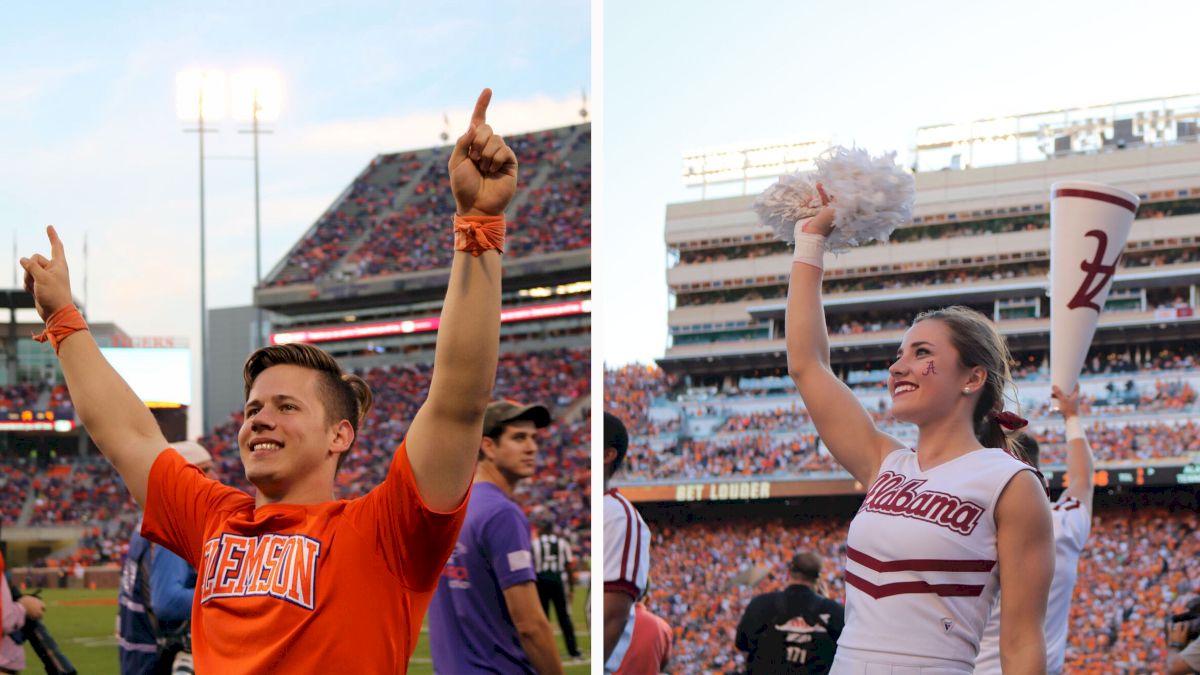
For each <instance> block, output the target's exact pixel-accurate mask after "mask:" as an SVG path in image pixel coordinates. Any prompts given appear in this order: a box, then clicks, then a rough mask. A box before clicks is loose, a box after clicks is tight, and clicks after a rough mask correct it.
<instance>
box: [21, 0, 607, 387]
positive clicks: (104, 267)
mask: <svg viewBox="0 0 1200 675" xmlns="http://www.w3.org/2000/svg"><path fill="white" fill-rule="evenodd" d="M590 27H591V14H590V7H589V5H588V3H587V2H586V0H526V1H517V0H498V1H492V2H484V1H482V0H480V1H474V2H460V3H454V7H453V8H451V7H450V3H438V2H411V3H410V2H383V1H374V0H359V1H354V0H350V1H342V2H336V3H334V2H312V1H306V2H300V3H297V2H276V1H264V2H255V3H243V2H226V1H220V0H217V1H210V2H205V3H199V4H197V3H183V2H157V3H144V2H139V3H134V2H105V3H95V2H80V1H71V2H61V3H27V4H22V5H20V6H19V7H18V6H13V7H11V8H8V9H7V10H6V11H5V15H4V20H3V21H0V251H3V252H4V255H0V283H2V284H3V285H4V286H9V285H11V284H12V283H13V271H14V269H15V266H14V260H13V255H12V253H11V251H12V243H11V242H12V241H13V239H14V237H15V239H16V241H17V250H18V253H19V255H21V256H28V255H30V254H31V253H34V252H42V253H46V252H48V244H47V243H46V239H45V233H44V230H45V226H46V225H47V224H53V225H55V226H56V228H57V229H58V231H59V234H60V235H61V236H62V238H63V240H64V243H65V245H66V250H67V256H68V260H69V262H70V264H71V275H72V285H73V287H74V290H75V295H76V297H77V298H78V299H80V300H85V294H84V284H83V281H84V273H85V265H84V260H83V242H84V237H85V234H86V237H87V243H88V255H87V264H86V276H87V294H86V302H87V305H88V307H87V309H88V316H89V319H90V320H92V321H112V322H115V323H117V324H118V325H119V326H121V327H122V328H123V329H124V330H125V331H126V332H127V333H129V334H131V335H135V336H141V335H153V336H187V337H189V338H190V339H191V344H192V345H193V346H195V345H198V344H199V323H200V300H199V275H200V272H199V270H200V266H199V255H198V252H199V186H198V177H199V176H198V173H199V171H198V164H199V151H198V147H197V136H196V134H194V133H184V129H187V128H190V127H193V126H194V124H188V123H185V122H181V121H179V120H178V119H177V118H176V113H175V77H176V74H177V72H178V71H180V70H183V69H185V68H189V67H197V66H200V67H210V68H221V69H223V70H225V71H226V72H232V71H235V70H238V69H240V68H249V67H271V68H274V69H277V70H278V71H279V72H280V73H281V74H282V77H283V87H284V89H283V102H282V113H281V116H280V119H279V120H278V122H276V123H273V124H271V125H269V128H270V130H271V131H272V132H273V133H272V134H271V135H265V136H262V137H261V143H260V175H261V211H262V267H263V273H264V275H265V274H266V273H267V272H268V271H269V270H270V269H271V268H272V267H273V266H274V265H275V264H276V263H277V262H278V261H279V260H280V259H281V258H282V257H283V255H284V254H285V253H286V252H287V250H288V248H290V246H291V245H292V244H294V243H295V242H296V241H297V240H298V239H299V237H300V236H301V235H302V234H303V233H304V232H305V230H306V229H307V228H308V227H309V226H311V225H312V224H313V222H315V221H316V219H317V218H318V217H319V216H320V215H321V213H322V212H323V211H324V210H325V209H326V207H328V206H329V205H330V204H331V203H332V201H333V200H334V199H335V198H336V197H337V196H338V194H339V193H340V192H341V191H342V190H343V189H345V188H346V186H347V185H349V184H350V183H351V182H352V181H353V179H354V177H355V175H357V174H358V172H359V171H361V170H362V169H363V168H364V167H365V166H366V165H367V163H368V162H369V161H370V160H371V158H372V157H374V156H375V155H376V154H378V153H382V152H394V151H398V150H403V149H413V148H424V147H430V146H433V145H438V144H439V143H440V140H439V138H438V135H439V134H440V133H441V132H442V130H443V115H448V116H449V119H450V122H451V124H452V127H453V128H452V129H451V134H452V136H457V135H458V134H459V133H461V132H462V131H463V130H464V129H465V125H466V122H467V120H468V118H469V115H470V111H471V108H472V106H473V105H474V102H475V99H476V97H477V96H478V94H479V92H480V90H481V89H482V88H483V87H485V86H488V87H491V88H492V89H493V91H494V97H493V101H492V107H491V110H490V112H489V119H488V121H489V123H491V124H492V126H493V128H495V129H496V130H497V132H498V133H501V134H513V133H517V132H521V131H529V130H533V129H544V128H550V127H555V126H563V125H566V124H573V123H577V122H579V121H580V117H579V112H578V111H579V109H580V107H581V100H582V99H581V96H582V95H584V94H585V93H590V92H589V89H590V77H591V39H590ZM211 126H213V127H215V128H216V129H217V133H215V134H206V141H205V142H206V146H207V147H206V154H207V156H208V159H207V161H206V165H205V168H206V192H207V195H206V200H205V201H206V210H207V213H206V221H207V224H206V232H207V246H206V249H207V252H208V256H207V273H208V284H207V292H208V305H209V307H230V306H238V305H247V304H250V302H251V291H252V288H253V285H254V278H255V274H254V268H255V266H254V183H253V181H254V174H253V163H252V161H250V157H251V156H252V145H251V137H250V136H249V135H246V134H241V133H238V131H239V130H240V129H245V128H247V126H248V125H246V124H241V123H237V122H234V121H225V122H213V123H211ZM18 283H19V281H18ZM196 351H198V349H197V350H196ZM196 363H197V366H198V361H197V362H196ZM199 398H200V397H199V396H198V395H197V396H195V397H194V399H195V400H197V401H198V400H199Z"/></svg>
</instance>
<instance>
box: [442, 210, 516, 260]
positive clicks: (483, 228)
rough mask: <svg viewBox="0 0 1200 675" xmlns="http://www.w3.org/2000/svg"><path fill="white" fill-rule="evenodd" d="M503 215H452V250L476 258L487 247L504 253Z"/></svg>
mask: <svg viewBox="0 0 1200 675" xmlns="http://www.w3.org/2000/svg"><path fill="white" fill-rule="evenodd" d="M504 229H505V228H504V216H460V215H458V214H455V215H454V250H455V251H466V252H467V253H470V254H471V255H473V256H475V257H476V258H478V257H479V256H480V255H481V254H482V253H483V252H484V251H486V250H488V249H496V250H497V251H499V252H501V253H504Z"/></svg>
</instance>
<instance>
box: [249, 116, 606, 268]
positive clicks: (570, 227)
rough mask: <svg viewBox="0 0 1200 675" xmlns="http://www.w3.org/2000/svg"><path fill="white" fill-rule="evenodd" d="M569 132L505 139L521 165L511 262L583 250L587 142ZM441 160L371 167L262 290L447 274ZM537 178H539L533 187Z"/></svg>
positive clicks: (403, 159) (450, 203)
mask: <svg viewBox="0 0 1200 675" xmlns="http://www.w3.org/2000/svg"><path fill="white" fill-rule="evenodd" d="M575 130H576V128H575V127H570V128H566V129H556V130H549V131H538V132H533V133H529V134H522V135H518V136H514V137H510V138H508V139H507V140H508V143H509V145H510V146H511V147H512V148H513V151H514V152H515V153H516V155H517V158H518V160H519V161H520V164H521V185H520V186H519V189H518V193H517V197H516V198H515V200H514V203H515V204H517V205H518V208H517V210H516V213H515V216H514V218H513V226H512V227H511V228H510V231H509V233H508V237H507V239H506V242H505V252H506V254H507V255H508V256H509V257H519V256H524V255H531V254H534V253H544V252H553V251H562V250H570V249H576V248H586V247H588V246H590V245H591V215H590V214H591V164H590V156H591V133H590V131H589V130H583V131H582V132H579V133H578V134H576V133H575ZM573 135H574V137H575V139H576V140H575V141H574V142H573V144H572V145H571V146H570V147H567V141H568V139H570V138H571V137H572V136H573ZM448 156H449V148H438V149H434V150H430V151H422V152H419V153H407V154H403V155H385V156H383V158H382V160H381V159H378V158H377V159H376V160H374V161H373V162H372V164H371V166H370V167H368V169H367V171H365V172H364V173H363V174H362V175H361V176H360V177H359V178H358V179H357V180H356V181H355V182H354V184H353V186H352V189H351V192H350V194H349V195H348V196H347V197H346V198H345V199H344V200H342V201H341V202H340V203H339V204H337V208H336V209H335V210H334V211H332V212H331V213H328V214H326V215H325V216H323V217H322V219H321V220H320V221H319V223H318V224H317V226H316V227H315V228H314V229H313V230H312V231H311V232H310V233H309V234H308V235H307V236H306V237H304V238H303V239H302V240H301V241H300V242H298V243H297V244H296V246H295V247H294V248H293V249H292V251H291V252H290V253H289V254H288V259H287V263H286V264H285V265H284V266H283V269H281V270H280V272H279V273H277V274H276V275H275V276H274V277H273V278H272V279H271V280H270V281H269V283H270V284H271V285H275V286H282V285H286V284H293V283H301V282H311V281H315V280H317V279H319V278H320V277H322V276H323V275H327V274H330V273H332V272H341V273H348V274H349V278H351V279H354V278H364V277H372V276H377V275H383V274H396V273H400V272H416V271H423V270H431V269H439V268H444V267H448V266H449V265H450V261H451V257H452V254H453V250H452V247H451V246H449V242H450V239H451V231H450V228H449V227H448V226H447V221H446V219H447V218H448V215H447V214H450V213H453V211H454V200H453V196H452V193H451V191H450V179H449V176H448V174H447V173H446V166H445V165H446V161H447V159H448ZM539 176H544V177H545V179H544V181H542V182H541V183H538V178H539ZM535 183H538V185H539V186H538V187H536V188H534V189H532V190H525V189H526V188H528V186H529V185H531V184H535ZM523 190H525V191H524V192H523ZM339 262H341V266H340V268H338V269H336V270H335V265H336V264H337V263H339Z"/></svg>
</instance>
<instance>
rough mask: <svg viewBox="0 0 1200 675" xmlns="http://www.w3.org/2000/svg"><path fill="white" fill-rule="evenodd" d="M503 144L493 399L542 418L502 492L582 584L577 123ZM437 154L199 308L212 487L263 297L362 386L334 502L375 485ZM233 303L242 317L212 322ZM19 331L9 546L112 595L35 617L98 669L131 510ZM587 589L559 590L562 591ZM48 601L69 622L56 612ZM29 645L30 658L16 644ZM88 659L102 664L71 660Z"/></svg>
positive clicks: (429, 252) (583, 410) (381, 176)
mask: <svg viewBox="0 0 1200 675" xmlns="http://www.w3.org/2000/svg"><path fill="white" fill-rule="evenodd" d="M506 140H507V142H508V143H509V145H510V147H512V148H513V150H514V152H515V153H516V154H517V157H518V158H519V161H520V164H521V176H520V183H519V187H518V192H517V196H516V197H515V198H514V201H513V203H512V204H511V205H510V207H509V210H508V215H509V221H510V234H509V237H508V240H507V245H506V255H505V262H504V276H503V288H502V313H501V321H502V326H501V356H500V365H499V370H498V373H497V379H496V388H495V392H494V397H495V398H511V399H514V400H518V401H522V402H529V403H540V404H542V405H544V406H546V407H547V408H549V409H550V411H551V413H552V415H553V419H554V421H553V424H552V425H551V426H550V427H549V428H548V429H547V430H545V432H544V435H543V436H542V437H541V440H540V441H539V445H540V458H539V462H538V469H537V473H536V475H535V476H534V478H532V479H530V480H529V481H525V482H524V483H522V484H521V486H520V487H519V488H518V490H517V493H516V497H515V498H516V500H517V501H518V503H519V504H521V506H522V508H523V509H524V510H525V512H526V513H527V515H528V517H529V519H530V521H531V522H534V523H536V522H539V521H546V520H550V521H553V522H554V523H555V524H556V526H557V527H558V528H560V529H561V530H562V531H563V532H565V533H567V536H568V539H570V540H571V543H572V544H573V546H574V550H575V555H576V557H577V558H578V559H579V560H580V561H581V562H580V565H579V567H580V568H581V569H582V570H584V571H585V574H584V575H583V576H582V582H583V583H585V584H586V583H587V575H586V570H587V569H588V565H589V559H590V541H591V539H590V528H591V520H590V517H589V505H590V483H589V457H590V452H589V446H588V443H589V427H588V419H589V408H590V400H589V379H590V361H591V353H590V329H591V325H590V323H591V322H590V312H591V301H590V298H591V281H590V279H591V275H590V242H591V238H590V230H591V220H590V193H591V187H590V181H591V178H590V176H591V161H590V158H591V125H590V123H583V124H576V125H572V126H568V127H561V128H554V129H546V130H542V131H536V132H531V133H525V134H520V135H516V136H510V137H507V139H506ZM450 150H451V146H448V145H443V146H438V147H431V148H425V149H421V150H415V151H406V152H393V153H387V154H380V155H378V156H376V157H375V158H374V159H372V160H371V161H370V163H369V164H368V165H367V166H366V167H364V168H363V169H362V170H361V172H359V173H358V174H357V175H356V176H354V177H353V178H352V180H351V181H350V183H349V184H348V185H347V186H346V188H345V189H344V190H343V191H342V193H341V194H340V195H339V196H338V197H337V199H336V200H335V201H334V202H333V203H332V204H331V205H330V206H329V207H328V208H327V209H326V210H325V212H324V213H322V214H320V215H319V216H318V217H317V218H316V220H315V221H314V222H313V224H312V225H311V227H309V228H308V229H307V231H306V232H305V233H304V234H303V236H302V237H300V239H299V240H298V241H296V242H295V244H294V245H293V246H292V247H291V248H290V250H289V251H288V252H287V253H286V254H285V255H284V256H283V259H282V260H280V261H279V262H278V264H277V265H275V267H274V268H273V269H272V270H271V271H270V273H269V274H267V275H266V276H265V277H264V279H263V282H262V283H261V285H260V286H259V287H258V288H256V289H255V290H254V299H255V307H254V308H253V311H251V312H241V313H229V312H224V313H223V310H214V311H213V312H212V313H211V314H210V322H211V323H212V325H213V330H214V335H216V336H218V337H215V338H214V340H213V343H212V344H211V346H212V348H213V352H212V353H213V354H215V355H216V356H215V357H214V358H213V359H211V360H210V363H209V364H206V372H218V371H220V376H219V377H218V376H214V377H213V379H212V380H211V383H212V385H213V392H212V396H211V400H212V401H213V402H214V405H213V406H212V407H214V408H216V409H217V410H216V411H214V412H213V413H210V414H208V417H209V419H210V420H213V421H212V423H210V424H209V425H206V429H205V435H204V436H203V437H202V438H201V439H199V440H200V442H201V443H202V444H203V445H205V446H206V447H208V448H209V449H210V450H211V452H212V454H213V456H214V459H215V462H216V474H217V477H218V478H219V479H220V480H221V481H222V482H225V483H226V484H229V485H235V486H238V487H241V488H243V489H246V490H250V487H249V485H248V483H247V482H246V480H245V477H244V474H243V471H242V466H241V461H240V459H239V456H238V445H237V431H238V428H239V427H240V426H241V424H242V413H241V408H242V402H243V394H242V389H241V387H242V385H241V363H240V362H239V361H238V360H239V359H240V360H244V358H245V356H246V355H247V354H248V351H247V349H246V344H247V343H246V338H247V336H252V335H253V333H254V330H253V324H252V323H251V321H252V319H251V317H252V316H253V315H254V314H256V313H257V312H260V311H261V312H262V313H263V315H265V316H266V317H268V320H269V329H268V330H266V331H265V332H264V334H265V337H266V338H267V340H269V342H270V343H273V344H281V343H287V342H297V341H301V342H308V343H313V344H316V345H319V346H321V347H322V348H324V349H325V350H327V351H328V352H330V353H331V354H333V355H334V356H335V357H337V359H338V360H339V363H341V365H342V366H343V367H344V368H347V369H352V370H353V371H354V372H356V373H358V374H360V375H362V376H363V377H364V378H365V379H366V380H367V382H368V383H369V384H370V386H371V388H372V390H373V392H374V396H375V403H374V407H373V410H372V413H371V415H370V417H369V418H368V419H367V421H365V422H364V424H363V431H364V433H363V434H362V435H361V436H360V437H359V438H358V439H357V443H356V446H355V448H354V450H353V452H352V455H351V456H350V458H349V459H348V460H347V461H346V462H345V464H344V466H343V467H342V468H341V471H340V472H339V474H338V494H337V497H338V498H340V499H350V498H354V497H358V496H360V495H363V494H365V493H366V492H367V491H368V490H370V489H371V488H373V487H374V486H375V485H377V484H379V483H380V482H381V481H382V480H383V478H384V476H385V475H386V472H387V467H388V464H389V462H390V461H391V458H392V455H393V453H394V451H395V448H396V446H397V445H398V444H399V442H400V440H401V439H402V438H403V436H404V433H405V431H406V428H407V426H408V424H409V422H410V421H411V420H412V418H413V415H414V414H415V413H416V411H417V408H418V406H419V405H420V404H421V402H422V401H424V400H425V397H426V391H427V389H428V386H429V379H430V373H431V369H432V361H433V347H434V340H435V336H436V329H437V326H438V315H439V312H440V310H441V303H442V299H443V296H444V295H445V289H446V285H447V282H448V277H449V264H450V256H451V252H450V251H449V249H448V247H447V246H445V244H446V241H447V236H448V225H447V222H448V220H447V219H448V214H452V213H454V208H455V205H454V201H453V198H452V196H451V190H450V185H449V179H448V177H447V171H446V163H447V159H448V156H449V153H450ZM7 297H8V302H9V305H10V306H12V307H16V308H20V309H28V308H31V307H32V306H33V304H32V298H30V297H29V295H28V294H27V293H24V292H21V291H14V292H9V293H8V296H7ZM13 316H14V317H15V310H14V313H13ZM237 317H241V323H240V325H225V326H223V325H221V322H223V321H224V322H229V321H235V322H236V321H237ZM14 322H15V318H14ZM35 328H36V326H33V325H20V326H17V325H16V324H15V323H14V324H13V328H12V329H11V330H10V331H9V332H8V336H9V343H8V345H7V346H8V347H10V349H8V350H7V353H8V354H10V361H9V364H8V365H9V368H8V370H7V372H6V376H7V380H6V381H5V384H4V386H3V387H2V388H0V434H2V435H0V448H2V449H3V452H4V454H5V456H6V461H4V462H2V463H0V472H2V473H0V493H2V494H3V499H2V500H0V504H2V505H3V514H2V517H3V536H4V541H5V544H6V545H7V551H8V552H7V556H6V558H7V561H8V567H9V569H10V571H11V572H12V574H13V579H14V582H15V583H18V584H22V585H24V586H25V587H26V588H29V587H45V586H47V585H51V586H53V585H59V586H61V587H64V588H71V589H81V590H80V592H81V593H84V597H83V599H82V600H79V602H82V603H85V604H86V603H92V604H95V603H97V602H101V604H103V600H104V599H109V600H110V604H108V605H107V606H104V607H99V608H94V607H89V608H88V609H87V610H86V611H89V612H92V615H93V616H96V617H101V618H99V619H98V620H99V622H100V623H99V628H98V629H97V628H96V627H95V626H94V625H91V626H80V627H73V626H67V625H65V624H62V627H61V628H57V627H56V626H59V624H55V620H56V619H55V618H53V617H52V616H51V615H48V616H47V621H48V623H49V625H50V628H51V629H52V630H55V633H56V635H57V636H58V638H59V640H60V643H63V644H64V647H65V649H66V651H67V653H68V654H69V655H70V656H72V658H73V659H81V661H79V662H77V664H76V665H77V666H79V667H80V668H81V670H82V671H83V672H100V670H98V669H108V668H113V667H115V659H116V655H115V652H116V647H115V644H116V643H115V642H114V641H113V640H112V639H111V631H112V617H113V615H114V614H115V611H116V602H115V596H116V591H115V588H116V584H117V581H118V576H119V571H120V567H119V565H120V563H121V561H122V558H123V554H124V552H125V550H126V547H127V542H128V537H129V534H130V532H131V531H132V529H133V527H134V525H135V523H136V522H137V521H138V518H139V513H138V509H137V506H136V504H135V503H134V502H133V501H132V499H131V498H130V497H129V494H128V492H127V490H126V489H125V488H124V486H123V485H122V484H121V481H120V479H119V477H118V476H117V474H116V472H115V471H114V470H113V469H112V468H111V466H110V465H109V464H108V462H106V461H105V460H104V459H103V458H102V457H101V456H100V455H99V453H98V452H97V451H96V449H95V447H94V446H90V447H89V441H88V439H87V436H86V431H85V430H84V429H83V428H82V427H81V426H80V425H79V422H78V421H77V420H76V419H75V417H74V415H73V409H72V407H71V402H70V398H69V395H68V394H67V392H66V387H65V386H64V381H63V376H62V373H61V371H60V370H58V369H57V365H56V364H57V360H56V359H55V358H54V354H53V351H52V350H51V349H50V347H49V346H48V345H42V344H37V343H33V342H32V341H30V340H28V339H19V340H18V339H17V337H16V336H17V335H21V336H27V335H29V334H30V333H32V332H35V330H34V329H35ZM93 330H94V331H95V333H96V335H97V338H98V340H100V341H101V343H102V344H103V345H108V346H112V347H116V348H128V347H134V346H145V347H159V348H161V347H164V346H166V345H163V344H157V343H156V344H144V345H143V344H142V342H144V341H140V340H137V339H131V338H129V337H128V336H127V335H126V334H125V333H124V332H123V331H121V329H120V328H118V327H115V326H111V325H106V324H93ZM225 334H231V335H236V336H240V339H241V342H238V341H237V340H227V341H226V343H224V344H222V343H220V342H221V340H222V338H220V337H219V336H221V335H225ZM118 351H119V349H118ZM149 351H154V350H153V349H151V350H149ZM184 351H186V350H184ZM239 352H240V356H239V355H238V353H239ZM227 354H233V356H230V357H228V359H227V360H228V361H229V362H228V363H226V362H223V360H222V358H221V356H222V355H227ZM225 371H228V372H225ZM123 372H124V371H123ZM187 389H189V390H190V385H189V386H188V387H187ZM135 390H136V388H135ZM140 393H141V392H139V394H140ZM142 398H143V400H145V401H147V402H149V401H150V399H149V398H148V397H147V396H146V395H143V396H142ZM177 400H178V401H179V402H178V403H175V404H173V405H171V406H168V407H167V410H168V412H173V414H174V416H172V414H168V413H160V414H159V415H158V417H159V420H160V424H161V425H162V426H163V428H164V433H165V435H166V436H167V437H168V438H173V439H182V438H183V437H184V430H185V429H186V415H187V411H188V405H187V404H188V403H190V401H188V400H186V398H180V397H177ZM180 414H182V415H183V417H182V418H180V417H179V415H180ZM88 591H94V592H93V593H92V595H87V592H88ZM584 595H585V594H584V593H579V594H577V595H576V598H577V599H578V600H579V602H578V603H577V605H580V606H581V605H582V600H583V596H584ZM575 609H576V619H575V625H576V626H577V627H578V629H577V633H579V635H580V639H581V643H582V647H583V649H584V650H586V649H587V648H588V644H589V643H588V639H587V636H586V622H585V621H584V620H583V618H582V615H581V614H580V612H581V609H580V607H576V608H575ZM93 610H94V611H93ZM58 616H59V617H60V618H59V619H57V620H59V621H68V620H69V619H68V618H67V617H66V616H65V614H64V613H63V612H59V614H58ZM89 630H91V631H92V632H91V634H90V635H89V633H88V631H89ZM105 636H108V637H107V639H106V638H105ZM76 638H78V639H76ZM559 640H560V641H561V638H559ZM29 658H30V662H31V663H36V658H35V657H33V656H32V654H30V657H29ZM89 663H90V664H99V665H97V666H95V667H94V668H92V667H85V666H87V665H88V664H89ZM428 664H429V652H428V646H427V644H419V645H418V647H417V652H416V655H415V656H414V659H413V668H412V671H410V672H428V671H429V670H430V667H429V665H428ZM586 669H587V666H586V664H584V665H575V666H572V667H570V668H568V672H585V671H586Z"/></svg>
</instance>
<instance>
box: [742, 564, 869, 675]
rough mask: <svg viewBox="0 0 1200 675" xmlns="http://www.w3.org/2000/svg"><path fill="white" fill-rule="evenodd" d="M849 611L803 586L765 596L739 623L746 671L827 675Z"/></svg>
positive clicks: (755, 674) (752, 673)
mask: <svg viewBox="0 0 1200 675" xmlns="http://www.w3.org/2000/svg"><path fill="white" fill-rule="evenodd" d="M845 625H846V617H845V610H844V609H843V608H842V606H841V605H839V604H838V603H836V602H834V601H833V600H830V599H829V598H825V597H822V596H820V595H817V594H816V593H815V592H813V590H812V589H811V588H809V587H808V586H805V585H803V584H792V585H791V586H788V587H787V588H786V589H784V590H782V591H775V592H773V593H764V594H762V595H760V596H758V597H756V598H754V599H753V600H751V601H750V604H749V605H747V606H746V612H745V613H744V614H742V620H741V621H740V622H738V628H737V648H738V649H740V650H742V651H744V652H748V654H747V655H746V672H747V673H748V674H749V675H759V674H761V673H783V674H786V675H823V674H824V673H828V672H829V668H830V666H832V665H833V656H834V653H835V652H836V651H837V640H838V638H839V637H840V636H841V634H842V628H843V627H845Z"/></svg>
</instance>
